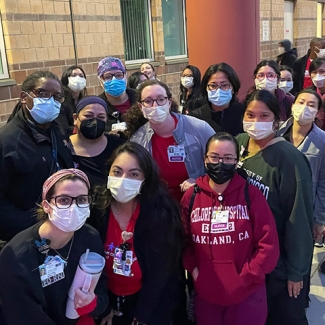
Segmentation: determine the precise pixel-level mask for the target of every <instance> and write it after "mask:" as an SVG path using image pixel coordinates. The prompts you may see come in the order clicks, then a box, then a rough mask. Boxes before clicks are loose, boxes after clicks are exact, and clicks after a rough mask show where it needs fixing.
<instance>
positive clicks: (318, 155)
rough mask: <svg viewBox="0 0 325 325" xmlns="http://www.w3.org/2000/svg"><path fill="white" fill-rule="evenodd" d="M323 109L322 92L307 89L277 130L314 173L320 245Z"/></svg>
mask: <svg viewBox="0 0 325 325" xmlns="http://www.w3.org/2000/svg"><path fill="white" fill-rule="evenodd" d="M320 109H322V100H321V98H320V96H319V95H318V94H317V93H316V92H315V91H313V90H311V89H308V88H306V89H304V90H302V91H301V92H300V93H299V94H297V98H296V100H295V103H294V104H293V105H292V117H290V118H289V120H288V121H286V122H285V123H284V124H283V125H282V126H281V128H280V130H279V131H278V135H281V136H283V137H284V138H285V139H286V140H287V141H289V142H291V143H292V144H293V145H294V146H295V147H296V148H297V149H298V150H299V151H300V152H302V153H303V154H304V155H305V156H306V158H307V159H308V161H309V163H310V167H311V170H312V174H313V197H314V220H315V224H314V239H315V242H316V244H318V245H321V246H322V244H320V243H322V237H323V233H324V225H325V132H324V131H322V130H320V129H319V128H318V127H317V126H316V125H315V123H314V120H315V116H316V114H317V112H318V111H319V110H320Z"/></svg>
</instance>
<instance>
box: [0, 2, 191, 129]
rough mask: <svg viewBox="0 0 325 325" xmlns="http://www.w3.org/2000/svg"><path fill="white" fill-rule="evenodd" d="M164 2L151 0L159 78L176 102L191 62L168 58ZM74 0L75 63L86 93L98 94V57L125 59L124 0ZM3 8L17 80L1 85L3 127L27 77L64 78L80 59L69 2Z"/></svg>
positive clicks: (1, 5)
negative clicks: (43, 74) (183, 74)
mask: <svg viewBox="0 0 325 325" xmlns="http://www.w3.org/2000/svg"><path fill="white" fill-rule="evenodd" d="M161 1H162V0H152V1H151V14H152V34H153V35H152V36H153V47H154V61H155V62H158V63H159V66H157V67H156V70H157V74H158V75H159V79H160V80H162V81H165V82H167V83H168V84H169V86H170V88H171V90H172V93H173V94H174V95H175V96H176V98H175V99H177V100H178V96H179V80H180V76H179V75H180V71H181V70H182V69H183V68H184V67H185V65H186V64H187V62H186V63H177V64H172V63H171V62H169V64H168V62H166V61H165V56H164V34H163V23H162V7H161ZM72 4H73V6H72V12H73V15H72V17H73V24H74V30H75V42H76V54H77V62H78V65H80V66H81V67H82V68H83V69H84V70H85V72H86V75H87V90H88V93H89V94H99V93H101V92H102V88H101V87H100V86H99V82H98V78H97V64H98V61H99V60H100V59H102V58H103V57H105V56H108V55H111V56H116V57H119V58H121V59H122V60H123V59H124V41H123V32H122V21H121V8H120V1H119V0H78V1H73V2H72ZM0 8H1V18H2V26H3V32H4V39H5V47H6V55H7V62H8V68H9V75H10V78H11V79H14V80H15V81H16V85H13V86H0V126H1V125H2V124H3V123H4V121H6V120H7V117H8V116H9V114H10V112H11V111H12V109H13V108H14V106H15V104H16V103H17V101H18V98H19V94H20V85H21V83H22V82H23V80H24V79H25V78H26V76H27V75H29V74H31V73H33V72H35V71H37V70H50V71H52V72H53V73H55V74H57V75H58V76H59V77H61V75H62V72H63V71H64V70H65V69H66V68H67V67H69V66H71V65H73V64H75V63H76V57H75V49H74V41H73V32H72V22H71V12H70V7H69V1H68V0H14V1H13V0H0ZM134 71H136V70H130V71H128V73H129V74H131V73H132V72H134Z"/></svg>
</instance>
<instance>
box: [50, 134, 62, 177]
mask: <svg viewBox="0 0 325 325" xmlns="http://www.w3.org/2000/svg"><path fill="white" fill-rule="evenodd" d="M51 142H52V158H53V162H54V166H53V164H52V167H51V174H53V173H55V172H57V171H59V170H60V169H61V167H60V165H59V161H58V146H57V142H56V137H55V135H54V132H53V130H51ZM53 169H54V170H53ZM52 171H53V172H52Z"/></svg>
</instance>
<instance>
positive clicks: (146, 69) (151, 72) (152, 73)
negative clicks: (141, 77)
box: [140, 62, 156, 80]
mask: <svg viewBox="0 0 325 325" xmlns="http://www.w3.org/2000/svg"><path fill="white" fill-rule="evenodd" d="M140 71H141V73H144V74H145V75H147V77H148V79H150V80H154V79H156V70H155V68H154V66H153V65H152V64H151V63H148V62H146V63H142V64H141V67H140Z"/></svg>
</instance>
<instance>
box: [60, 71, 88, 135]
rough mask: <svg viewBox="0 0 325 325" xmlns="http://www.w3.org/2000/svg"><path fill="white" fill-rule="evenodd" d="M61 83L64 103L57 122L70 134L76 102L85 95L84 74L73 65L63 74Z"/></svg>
mask: <svg viewBox="0 0 325 325" xmlns="http://www.w3.org/2000/svg"><path fill="white" fill-rule="evenodd" d="M61 82H62V86H63V91H64V97H65V99H64V102H63V103H62V105H61V112H60V114H59V116H58V121H59V122H60V123H61V124H62V126H63V127H64V128H66V129H67V130H68V132H69V134H71V133H72V132H73V117H72V116H73V114H74V113H75V112H76V105H77V104H78V101H79V100H80V99H81V98H82V97H84V96H86V95H87V89H86V83H87V81H86V74H85V71H84V70H83V69H82V68H81V67H80V66H76V65H73V66H71V67H69V68H68V69H67V70H66V71H64V72H63V74H62V77H61Z"/></svg>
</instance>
